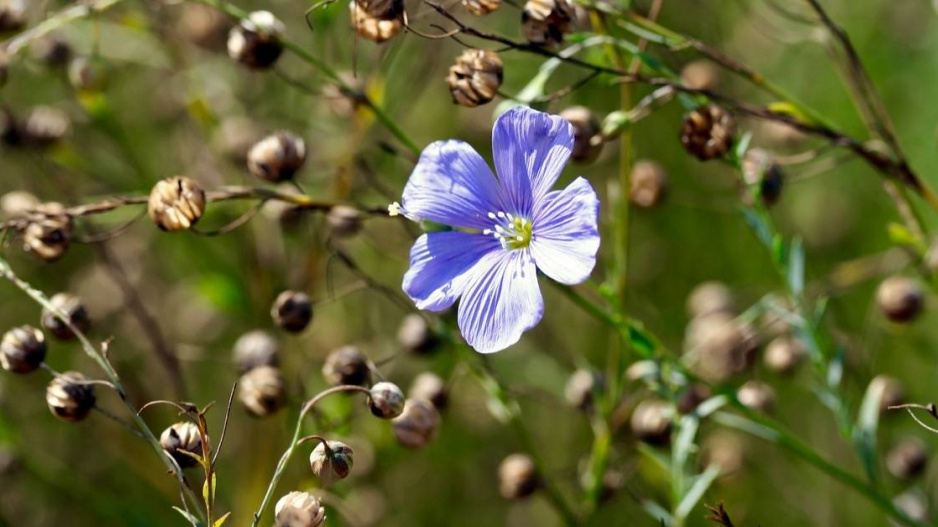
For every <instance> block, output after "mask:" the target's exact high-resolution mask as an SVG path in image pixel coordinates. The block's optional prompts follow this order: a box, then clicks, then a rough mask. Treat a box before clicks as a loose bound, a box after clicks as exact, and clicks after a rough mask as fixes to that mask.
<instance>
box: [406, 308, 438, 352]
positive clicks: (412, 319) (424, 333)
mask: <svg viewBox="0 0 938 527" xmlns="http://www.w3.org/2000/svg"><path fill="white" fill-rule="evenodd" d="M397 342H398V343H399V344H400V345H401V347H402V348H404V350H405V351H409V352H411V353H415V354H418V355H425V354H427V353H430V352H432V351H433V350H435V349H436V348H437V346H438V345H439V339H438V338H437V336H436V335H435V334H434V333H433V331H432V330H431V329H430V324H428V323H427V319H425V318H423V316H421V315H419V314H417V313H411V314H410V315H407V316H406V317H404V321H403V322H401V327H400V329H398V330H397Z"/></svg>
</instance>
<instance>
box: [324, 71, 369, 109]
mask: <svg viewBox="0 0 938 527" xmlns="http://www.w3.org/2000/svg"><path fill="white" fill-rule="evenodd" d="M338 76H339V78H340V79H341V80H342V82H343V83H344V84H345V86H341V85H339V84H338V83H331V84H327V85H326V86H324V87H323V89H322V95H323V98H324V99H326V100H327V101H328V106H329V110H330V111H331V112H332V113H334V114H335V115H337V116H338V117H341V118H343V119H351V118H352V116H354V115H355V112H356V111H357V110H358V109H359V108H360V107H361V106H362V104H364V103H365V101H366V100H367V97H366V94H365V90H366V86H365V83H364V82H362V79H360V78H358V77H356V76H355V74H354V73H352V72H350V71H341V72H339V73H338Z"/></svg>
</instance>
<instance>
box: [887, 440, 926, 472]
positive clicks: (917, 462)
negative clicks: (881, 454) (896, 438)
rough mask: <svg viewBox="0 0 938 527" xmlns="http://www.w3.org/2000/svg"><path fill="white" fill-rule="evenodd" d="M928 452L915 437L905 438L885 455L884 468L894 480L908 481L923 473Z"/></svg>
mask: <svg viewBox="0 0 938 527" xmlns="http://www.w3.org/2000/svg"><path fill="white" fill-rule="evenodd" d="M927 464H928V451H927V450H925V445H924V444H922V442H921V441H920V440H918V439H917V438H915V437H906V438H904V439H902V440H901V441H900V442H899V443H897V444H896V445H895V446H893V447H892V449H891V450H890V451H889V453H888V454H886V468H888V469H889V473H890V474H892V475H893V476H895V477H896V478H898V479H900V480H903V481H908V480H910V479H913V478H915V477H916V476H919V475H921V474H922V473H923V472H925V467H926V465H927Z"/></svg>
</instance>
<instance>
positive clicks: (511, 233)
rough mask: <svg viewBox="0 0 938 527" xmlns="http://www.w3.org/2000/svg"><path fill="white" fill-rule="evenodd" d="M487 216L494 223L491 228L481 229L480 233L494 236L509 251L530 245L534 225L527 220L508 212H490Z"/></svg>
mask: <svg viewBox="0 0 938 527" xmlns="http://www.w3.org/2000/svg"><path fill="white" fill-rule="evenodd" d="M488 216H489V219H490V220H493V221H494V222H495V225H494V226H493V228H491V229H485V230H484V231H482V234H485V235H492V236H494V237H495V239H496V240H498V241H499V242H501V244H502V247H504V248H505V249H508V250H509V251H513V250H515V249H524V248H525V247H527V246H528V245H531V233H532V231H533V227H534V226H533V224H532V223H531V222H530V221H529V220H527V219H526V218H522V217H520V216H515V215H513V214H511V213H510V212H497V213H496V212H490V213H489V214H488Z"/></svg>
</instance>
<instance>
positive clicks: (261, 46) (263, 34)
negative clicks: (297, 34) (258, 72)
mask: <svg viewBox="0 0 938 527" xmlns="http://www.w3.org/2000/svg"><path fill="white" fill-rule="evenodd" d="M285 32H286V27H285V26H284V25H283V22H281V21H280V20H278V19H277V17H275V16H274V15H273V13H271V12H270V11H254V12H253V13H251V14H249V15H248V17H247V18H246V19H244V20H242V21H241V23H240V24H239V25H237V26H235V27H233V28H231V31H230V32H229V33H228V56H229V57H231V58H233V59H234V60H237V61H238V62H240V63H241V64H244V65H245V66H247V67H249V68H254V69H266V68H270V67H271V66H273V65H274V64H275V63H276V62H277V59H279V58H280V55H281V54H282V53H283V42H281V40H280V39H281V38H282V37H283V34H284V33H285Z"/></svg>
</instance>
